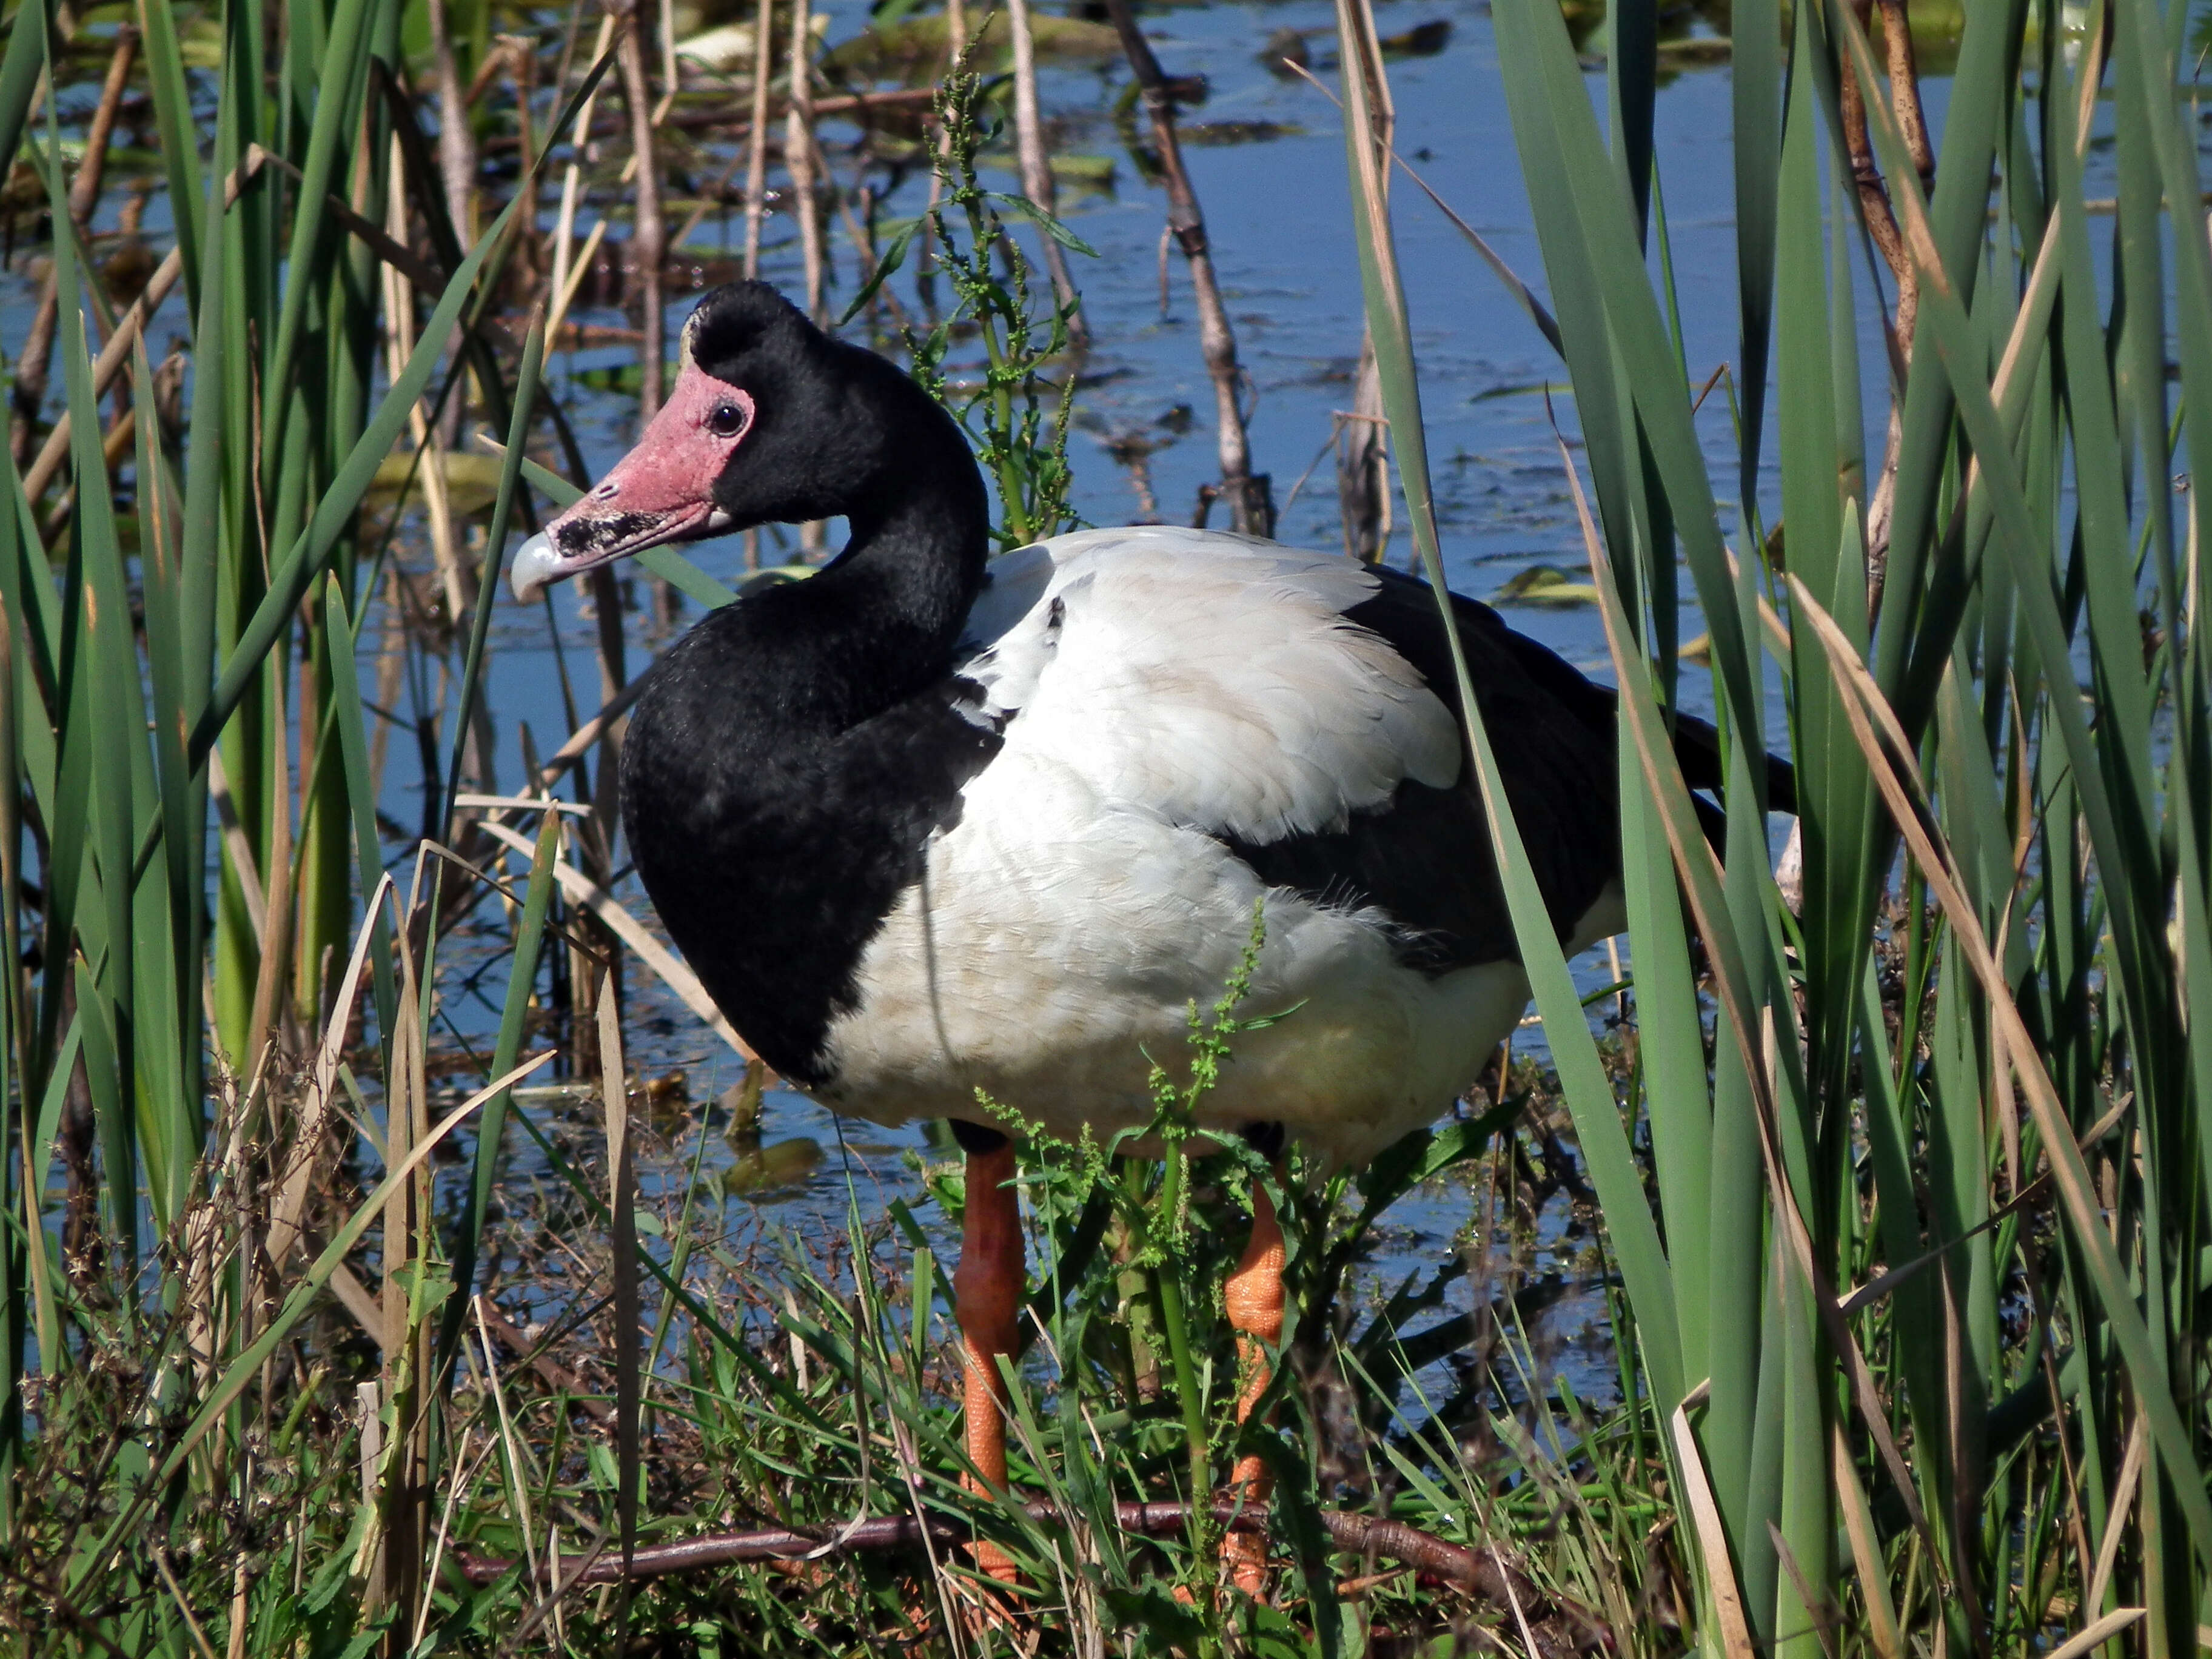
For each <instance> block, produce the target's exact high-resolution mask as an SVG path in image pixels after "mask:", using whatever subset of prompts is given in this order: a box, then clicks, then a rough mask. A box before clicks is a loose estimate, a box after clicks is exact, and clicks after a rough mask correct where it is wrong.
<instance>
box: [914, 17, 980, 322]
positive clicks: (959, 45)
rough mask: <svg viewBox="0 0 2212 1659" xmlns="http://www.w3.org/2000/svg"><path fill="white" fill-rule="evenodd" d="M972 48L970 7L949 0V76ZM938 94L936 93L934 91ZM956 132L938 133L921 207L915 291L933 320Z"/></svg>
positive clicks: (928, 317)
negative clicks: (941, 222) (939, 231)
mask: <svg viewBox="0 0 2212 1659" xmlns="http://www.w3.org/2000/svg"><path fill="white" fill-rule="evenodd" d="M967 51H968V9H967V7H966V5H965V4H964V3H963V0H945V74H946V75H947V76H952V75H956V74H957V73H958V72H959V70H960V60H961V58H963V57H964V56H965V55H966V53H967ZM933 95H934V94H933ZM951 145H952V136H951V134H950V133H948V132H946V131H943V130H942V129H941V128H940V129H939V131H938V134H937V160H938V165H937V166H935V167H933V168H931V169H930V173H929V199H928V201H927V203H926V204H924V205H923V208H922V211H921V233H920V234H918V235H917V236H916V237H915V243H914V292H915V298H916V299H917V300H919V301H921V310H922V314H923V315H924V316H925V317H927V319H929V320H930V321H931V322H932V323H934V322H935V321H936V320H937V252H936V248H935V244H934V238H935V230H934V227H935V226H936V223H937V216H938V212H939V209H941V208H942V207H943V206H944V204H945V158H946V157H947V156H949V155H951V153H952V150H951Z"/></svg>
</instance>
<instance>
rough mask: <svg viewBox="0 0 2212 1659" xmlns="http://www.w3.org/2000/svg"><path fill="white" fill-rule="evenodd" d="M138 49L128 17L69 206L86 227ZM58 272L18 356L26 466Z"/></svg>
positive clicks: (16, 424)
mask: <svg viewBox="0 0 2212 1659" xmlns="http://www.w3.org/2000/svg"><path fill="white" fill-rule="evenodd" d="M137 51H138V30H137V26H136V25H134V24H131V23H125V24H122V25H120V26H118V28H117V29H116V33H115V52H114V54H113V56H112V57H111V58H109V59H108V62H107V78H106V81H105V82H102V83H101V86H100V103H99V105H98V106H97V107H96V108H94V111H93V112H92V121H91V123H90V125H88V126H87V127H86V129H85V134H84V152H83V160H82V161H80V162H79V163H78V164H77V171H76V178H75V179H72V180H71V181H70V193H69V211H70V218H71V219H72V220H74V221H75V222H76V226H77V228H78V229H79V230H80V231H86V230H88V229H89V228H90V227H91V224H92V214H93V210H94V207H95V206H97V205H98V204H99V201H100V182H101V179H102V178H103V177H104V175H105V174H106V168H107V147H108V141H109V140H110V139H111V138H112V137H113V136H114V132H115V118H116V115H117V112H118V111H120V110H121V108H122V107H123V94H124V92H125V88H127V87H128V86H129V85H130V82H131V62H132V60H133V59H134V58H136V57H137ZM55 275H56V274H55V272H54V271H52V270H48V271H47V273H46V285H45V287H44V288H43V289H41V290H40V294H39V308H38V311H37V313H35V314H34V315H33V317H32V319H31V328H30V331H29V333H27V334H26V335H25V336H24V337H23V349H22V350H21V353H20V354H19V355H18V356H17V357H16V360H15V390H14V393H13V402H14V412H13V415H12V416H11V429H10V431H9V438H8V442H9V450H10V451H11V453H13V454H14V455H15V465H17V466H19V467H20V466H21V465H23V463H24V461H25V460H26V459H27V458H28V457H29V454H30V450H31V435H32V432H33V428H35V427H36V425H37V423H38V418H39V406H40V404H43V403H45V402H46V384H47V375H48V372H49V369H50V368H51V366H52V358H53V351H54V328H55V325H56V323H57V322H58V319H59V318H60V316H61V301H60V295H59V293H58V290H57V289H56V288H55V286H54V284H55ZM29 495H30V499H31V500H33V501H36V500H38V498H39V496H38V492H37V491H36V490H33V491H31V492H29Z"/></svg>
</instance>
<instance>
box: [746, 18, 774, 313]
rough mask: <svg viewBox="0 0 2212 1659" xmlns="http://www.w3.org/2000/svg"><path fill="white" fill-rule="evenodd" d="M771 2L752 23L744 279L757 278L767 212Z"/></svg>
mask: <svg viewBox="0 0 2212 1659" xmlns="http://www.w3.org/2000/svg"><path fill="white" fill-rule="evenodd" d="M774 39H775V3H774V0H760V5H759V8H758V9H757V11H756V12H755V14H754V19H753V115H752V130H751V131H750V132H749V133H747V134H746V135H745V144H746V149H745V275H746V276H759V275H760V245H761V219H762V217H763V215H764V214H765V213H766V212H767V210H768V83H769V65H770V64H773V63H775V57H774V56H773V53H772V45H773V42H774Z"/></svg>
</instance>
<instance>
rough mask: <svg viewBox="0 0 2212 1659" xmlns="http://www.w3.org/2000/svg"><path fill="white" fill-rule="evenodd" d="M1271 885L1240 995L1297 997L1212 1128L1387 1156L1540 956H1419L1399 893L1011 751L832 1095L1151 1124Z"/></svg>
mask: <svg viewBox="0 0 2212 1659" xmlns="http://www.w3.org/2000/svg"><path fill="white" fill-rule="evenodd" d="M1263 892H1265V894H1266V907H1265V912H1264V916H1265V940H1264V944H1263V945H1262V948H1261V952H1260V955H1259V958H1258V962H1257V965H1256V969H1255V973H1254V975H1253V979H1252V987H1251V990H1250V993H1249V995H1248V996H1247V998H1246V999H1245V1000H1244V1002H1243V1006H1241V1008H1240V1009H1239V1010H1238V1012H1239V1014H1240V1015H1241V1016H1242V1017H1243V1018H1256V1017H1261V1016H1279V1017H1280V1018H1278V1019H1277V1020H1276V1022H1275V1023H1274V1024H1271V1025H1269V1026H1267V1028H1265V1029H1262V1030H1255V1031H1248V1032H1243V1033H1241V1034H1239V1035H1238V1036H1236V1037H1235V1038H1233V1039H1232V1041H1231V1058H1230V1059H1229V1060H1228V1061H1227V1062H1226V1063H1225V1065H1224V1066H1223V1067H1222V1070H1221V1075H1220V1080H1219V1082H1218V1085H1217V1086H1216V1087H1215V1088H1214V1089H1213V1090H1212V1091H1211V1092H1210V1093H1209V1094H1208V1095H1207V1096H1206V1097H1205V1099H1204V1100H1203V1101H1202V1102H1201V1103H1200V1108H1199V1112H1198V1120H1199V1123H1200V1127H1208V1128H1216V1129H1219V1130H1222V1131H1225V1132H1231V1133H1233V1132H1234V1131H1236V1130H1237V1129H1239V1128H1241V1127H1243V1126H1244V1125H1246V1124H1249V1123H1255V1122H1269V1121H1279V1122H1281V1123H1283V1124H1284V1125H1285V1127H1286V1128H1287V1129H1288V1131H1289V1133H1291V1135H1292V1136H1293V1137H1295V1138H1296V1139H1298V1140H1299V1141H1300V1142H1301V1143H1302V1144H1303V1145H1304V1146H1305V1148H1306V1149H1307V1151H1308V1152H1310V1153H1316V1154H1319V1155H1321V1156H1322V1157H1323V1158H1327V1159H1328V1160H1331V1161H1354V1162H1356V1161H1361V1160H1364V1159H1365V1158H1369V1157H1371V1156H1372V1155H1373V1154H1374V1153H1375V1152H1378V1151H1380V1150H1381V1149H1382V1148H1383V1147H1384V1146H1388V1145H1389V1144H1390V1143H1391V1142H1392V1141H1394V1140H1395V1139H1399V1138H1400V1137H1401V1136H1402V1135H1404V1134H1406V1133H1407V1132H1408V1131H1410V1130H1412V1129H1414V1128H1417V1127H1419V1126H1421V1125H1422V1124H1424V1123H1426V1122H1429V1121H1431V1120H1432V1119H1433V1118H1435V1117H1436V1116H1437V1115H1439V1114H1441V1113H1442V1112H1443V1109H1445V1108H1446V1107H1447V1106H1448V1105H1449V1103H1450V1102H1451V1101H1452V1100H1453V1099H1454V1098H1455V1097H1457V1096H1458V1095H1459V1094H1460V1093H1461V1092H1462V1091H1463V1090H1465V1089H1466V1088H1467V1086H1468V1085H1469V1084H1471V1083H1472V1082H1473V1081H1474V1079H1475V1076H1476V1074H1477V1073H1478V1072H1479V1071H1480V1068H1481V1066H1483V1064H1484V1063H1485V1061H1486V1060H1487V1059H1488V1057H1489V1056H1490V1054H1492V1051H1493V1050H1494V1049H1495V1048H1497V1046H1498V1043H1499V1042H1501V1041H1502V1040H1503V1039H1504V1036H1505V1035H1506V1034H1507V1033H1508V1032H1509V1031H1510V1030H1512V1029H1513V1026H1514V1024H1515V1023H1516V1021H1517V1020H1518V1019H1519V1018H1520V1016H1521V1012H1522V1009H1523V1008H1524V1007H1525V1006H1527V1003H1528V981H1527V979H1526V978H1525V976H1524V975H1523V974H1522V970H1521V968H1520V965H1519V964H1518V963H1513V962H1499V963H1485V964H1482V965H1480V966H1476V967H1471V968H1465V969H1459V970H1457V971H1455V972H1453V973H1449V974H1445V975H1440V976H1437V977H1434V978H1431V977H1429V976H1427V975H1423V974H1421V973H1419V972H1418V971H1417V970H1414V969H1408V968H1406V967H1403V966H1401V965H1400V963H1398V962H1397V961H1396V959H1395V957H1394V956H1393V953H1392V950H1391V940H1390V937H1389V932H1388V928H1387V924H1386V922H1385V921H1384V919H1383V917H1381V916H1380V915H1379V914H1378V913H1376V912H1375V911H1372V910H1366V911H1346V910H1340V909H1333V908H1327V907H1324V906H1321V905H1317V904H1316V903H1314V902H1310V900H1307V899H1305V898H1304V897H1302V896H1299V895H1297V894H1295V893H1292V892H1290V891H1287V890H1282V889H1275V890H1266V889H1264V888H1263V887H1262V885H1261V882H1260V879H1259V878H1258V877H1257V876H1256V875H1255V874H1254V872H1252V870H1251V869H1250V867H1249V866H1247V865H1245V864H1244V863H1243V861H1242V860H1239V859H1237V857H1236V856H1235V855H1234V854H1231V853H1230V852H1229V850H1228V849H1227V848H1225V847H1223V846H1222V845H1221V844H1220V843H1219V842H1216V841H1214V840H1212V838H1211V837H1208V836H1203V835H1200V834H1199V833H1197V832H1196V831H1194V830H1189V829H1178V828H1176V827H1175V826H1172V825H1170V824H1167V823H1162V822H1160V821H1158V819H1156V818H1150V817H1146V816H1144V815H1141V814H1139V813H1136V812H1132V811H1125V810H1124V811H1117V810H1114V809H1112V808H1110V807H1109V806H1108V805H1106V804H1105V803H1103V802H1102V801H1101V800H1099V799H1097V796H1096V795H1094V794H1093V793H1091V792H1090V791H1089V790H1088V789H1087V788H1086V787H1085V786H1084V785H1083V784H1082V783H1081V782H1080V781H1079V780H1078V779H1076V778H1075V777H1074V776H1073V774H1072V773H1071V772H1070V771H1069V770H1068V769H1065V768H1061V767H1058V766H1056V765H1054V764H1053V763H1050V762H1048V761H1044V760H1042V759H1038V758H1035V757H1028V756H1024V757H1015V756H1012V755H1008V756H1006V757H1002V758H1001V761H1000V763H999V764H996V765H994V766H992V767H991V768H989V769H987V771H986V772H985V773H984V774H983V775H981V776H980V777H978V778H977V779H976V780H975V782H974V784H973V785H971V786H970V788H969V792H968V794H967V796H966V799H965V811H964V814H963V818H962V821H961V823H959V824H957V825H956V826H955V827H954V828H953V829H951V830H950V831H948V832H946V833H945V834H943V835H941V836H939V837H938V838H937V839H936V840H935V841H934V842H933V844H932V845H931V848H930V849H929V854H928V860H927V873H926V876H925V878H924V880H923V881H922V883H921V884H920V885H919V886H917V887H916V888H915V889H913V890H909V891H908V893H907V894H906V895H905V896H904V897H903V898H902V901H901V902H900V903H899V904H898V906H897V908H895V909H894V910H893V911H892V913H891V914H890V916H889V917H888V918H887V919H886V920H885V921H884V926H883V927H882V929H881V931H880V932H879V933H878V934H877V935H876V937H875V939H873V940H872V942H871V943H870V944H869V945H868V947H867V949H866V952H865V954H864V955H863V957H862V959H861V963H860V975H859V977H860V992H861V1001H860V1006H859V1007H858V1008H857V1009H855V1010H854V1012H851V1013H849V1014H847V1015H844V1016H842V1017H841V1018H839V1019H838V1020H836V1022H835V1023H834V1024H832V1025H831V1027H830V1029H829V1037H828V1045H827V1047H828V1054H829V1060H830V1063H831V1065H832V1066H834V1068H835V1071H834V1078H833V1081H832V1082H831V1083H830V1084H829V1085H828V1086H827V1087H825V1088H823V1089H822V1090H820V1091H817V1093H818V1094H819V1097H821V1098H822V1099H823V1102H824V1103H827V1104H829V1105H830V1106H833V1107H835V1108H836V1109H838V1110H841V1111H847V1112H851V1113H854V1114H856V1115H860V1116H862V1117H866V1118H868V1119H871V1120H872V1121H876V1122H878V1123H884V1124H898V1123H902V1122H904V1121H907V1120H908V1119H909V1118H915V1117H964V1118H969V1119H971V1120H973V1121H989V1116H988V1114H987V1111H986V1110H985V1109H983V1108H982V1107H981V1105H979V1104H978V1103H977V1099H976V1091H978V1090H981V1091H984V1092H985V1093H987V1095H988V1096H989V1097H991V1098H992V1099H994V1100H996V1101H998V1102H1000V1103H1003V1104H1005V1105H1006V1106H1009V1107H1012V1109H1015V1110H1017V1111H1018V1112H1019V1113H1020V1114H1021V1115H1023V1116H1024V1118H1026V1119H1029V1120H1030V1121H1042V1123H1043V1124H1044V1126H1045V1127H1046V1128H1047V1129H1048V1130H1049V1131H1050V1132H1051V1133H1054V1134H1056V1135H1060V1136H1063V1137H1065V1138H1066V1139H1075V1138H1076V1137H1077V1135H1078V1134H1079V1133H1080V1131H1081V1130H1082V1129H1083V1128H1084V1127H1085V1126H1086V1125H1087V1126H1088V1127H1090V1128H1091V1130H1092V1132H1093V1133H1094V1135H1096V1136H1097V1137H1098V1138H1100V1139H1104V1138H1105V1137H1107V1136H1109V1135H1111V1134H1112V1133H1114V1132H1115V1131H1116V1130H1120V1129H1124V1128H1141V1127H1143V1126H1144V1125H1145V1124H1146V1123H1147V1122H1149V1121H1151V1118H1152V1091H1151V1087H1150V1078H1151V1075H1152V1066H1153V1063H1154V1062H1155V1061H1157V1062H1158V1064H1159V1065H1160V1066H1163V1067H1164V1068H1165V1070H1166V1072H1167V1074H1168V1076H1169V1077H1170V1079H1173V1080H1174V1081H1176V1082H1178V1083H1182V1082H1185V1081H1187V1080H1188V1075H1189V1050H1188V1031H1189V1023H1188V1022H1189V1006H1190V1005H1191V1003H1192V1002H1194V1001H1195V1002H1196V1003H1197V1004H1198V1005H1199V1007H1200V1011H1201V1012H1207V1011H1210V1009H1211V1008H1212V1005H1213V1003H1214V1002H1216V1001H1217V1000H1218V999H1219V998H1220V996H1221V995H1222V993H1223V989H1224V987H1225V986H1226V985H1227V984H1228V982H1229V981H1230V979H1231V976H1232V975H1234V974H1235V972H1236V970H1237V963H1238V961H1239V958H1240V957H1241V956H1242V954H1243V951H1244V949H1245V947H1246V945H1247V944H1248V942H1249V939H1250V937H1251V933H1252V919H1253V906H1254V903H1255V901H1257V900H1259V899H1260V898H1261V895H1262V893H1263ZM1600 908H1607V907H1605V906H1601V907H1600ZM1590 920H1591V922H1592V923H1593V924H1594V925H1600V926H1601V925H1603V924H1602V923H1601V922H1599V921H1598V918H1597V916H1596V914H1595V912H1594V913H1593V915H1592V917H1591V919H1590ZM1585 931H1587V930H1585ZM1599 936H1602V935H1599Z"/></svg>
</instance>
